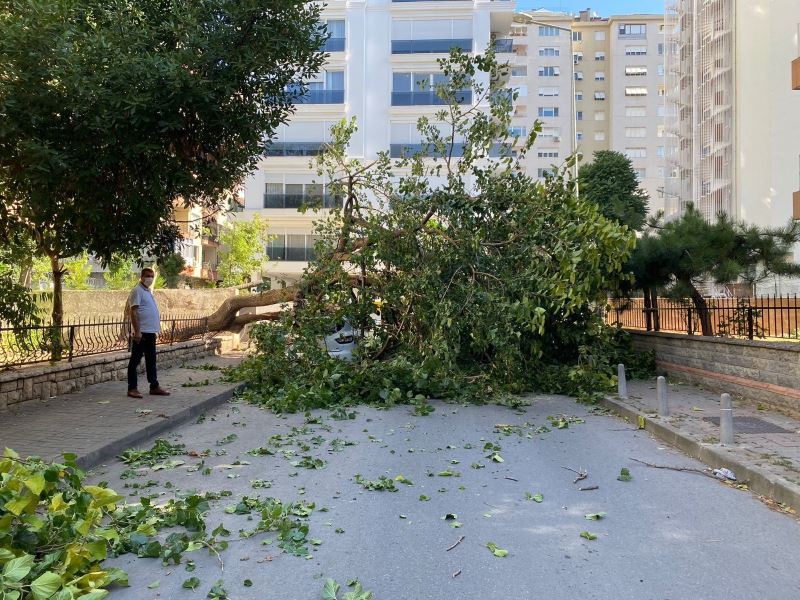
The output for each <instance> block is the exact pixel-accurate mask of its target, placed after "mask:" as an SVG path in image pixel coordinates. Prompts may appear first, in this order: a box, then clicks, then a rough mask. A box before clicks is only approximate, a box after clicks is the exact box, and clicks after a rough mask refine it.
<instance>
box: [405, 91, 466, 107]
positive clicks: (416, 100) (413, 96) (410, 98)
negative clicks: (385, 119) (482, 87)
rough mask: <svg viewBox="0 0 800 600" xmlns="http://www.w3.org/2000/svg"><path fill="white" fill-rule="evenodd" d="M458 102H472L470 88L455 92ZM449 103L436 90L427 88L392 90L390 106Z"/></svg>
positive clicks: (440, 104)
mask: <svg viewBox="0 0 800 600" xmlns="http://www.w3.org/2000/svg"><path fill="white" fill-rule="evenodd" d="M456 100H457V101H458V103H459V104H469V103H470V102H472V90H461V91H460V92H456ZM446 104H449V101H448V100H445V99H443V98H440V97H439V96H438V95H437V94H436V92H434V91H432V90H429V91H423V92H392V106H442V105H446Z"/></svg>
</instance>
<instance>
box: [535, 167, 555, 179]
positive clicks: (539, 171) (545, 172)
mask: <svg viewBox="0 0 800 600" xmlns="http://www.w3.org/2000/svg"><path fill="white" fill-rule="evenodd" d="M552 174H553V169H536V176H537V177H538V178H539V179H542V178H544V177H548V176H550V175H552Z"/></svg>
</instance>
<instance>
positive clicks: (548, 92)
mask: <svg viewBox="0 0 800 600" xmlns="http://www.w3.org/2000/svg"><path fill="white" fill-rule="evenodd" d="M539 95H540V96H546V97H550V96H558V88H557V87H540V88H539Z"/></svg>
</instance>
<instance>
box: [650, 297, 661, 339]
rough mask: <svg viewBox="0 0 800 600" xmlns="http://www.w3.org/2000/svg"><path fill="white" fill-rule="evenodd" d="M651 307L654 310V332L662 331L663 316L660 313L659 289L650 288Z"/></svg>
mask: <svg viewBox="0 0 800 600" xmlns="http://www.w3.org/2000/svg"><path fill="white" fill-rule="evenodd" d="M650 306H651V307H652V308H653V331H661V314H660V313H659V312H658V288H650Z"/></svg>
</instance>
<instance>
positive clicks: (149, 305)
mask: <svg viewBox="0 0 800 600" xmlns="http://www.w3.org/2000/svg"><path fill="white" fill-rule="evenodd" d="M128 304H129V305H130V307H131V308H133V307H134V306H138V307H139V331H141V332H142V333H159V332H160V331H161V315H160V314H159V313H158V306H157V305H156V299H155V297H153V292H152V291H150V290H149V289H148V288H146V287H144V286H143V285H142V284H141V283H139V284H137V285H136V287H135V288H133V290H132V291H131V295H130V296H129V297H128Z"/></svg>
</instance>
